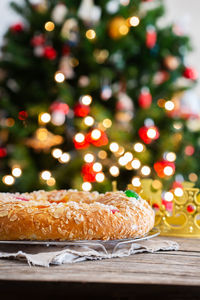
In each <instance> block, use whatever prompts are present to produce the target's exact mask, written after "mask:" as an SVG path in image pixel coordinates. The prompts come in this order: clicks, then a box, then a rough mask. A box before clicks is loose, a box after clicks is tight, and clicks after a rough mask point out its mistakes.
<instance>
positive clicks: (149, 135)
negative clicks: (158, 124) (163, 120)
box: [147, 128, 156, 139]
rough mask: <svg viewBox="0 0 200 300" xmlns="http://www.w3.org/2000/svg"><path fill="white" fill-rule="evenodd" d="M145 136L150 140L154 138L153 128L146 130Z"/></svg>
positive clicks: (154, 131)
mask: <svg viewBox="0 0 200 300" xmlns="http://www.w3.org/2000/svg"><path fill="white" fill-rule="evenodd" d="M147 136H148V137H149V138H150V139H154V138H155V137H156V130H155V129H154V128H149V129H148V130H147Z"/></svg>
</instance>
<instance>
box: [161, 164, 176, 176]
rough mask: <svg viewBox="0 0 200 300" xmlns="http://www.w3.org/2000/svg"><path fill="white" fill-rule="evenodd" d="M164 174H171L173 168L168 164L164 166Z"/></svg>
mask: <svg viewBox="0 0 200 300" xmlns="http://www.w3.org/2000/svg"><path fill="white" fill-rule="evenodd" d="M163 172H164V174H165V175H167V176H171V175H172V174H173V173H174V170H173V168H172V167H170V166H166V167H165V168H164V170H163Z"/></svg>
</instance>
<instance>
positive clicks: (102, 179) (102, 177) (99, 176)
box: [95, 173, 105, 182]
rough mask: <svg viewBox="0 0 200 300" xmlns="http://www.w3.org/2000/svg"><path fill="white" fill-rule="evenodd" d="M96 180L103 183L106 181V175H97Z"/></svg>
mask: <svg viewBox="0 0 200 300" xmlns="http://www.w3.org/2000/svg"><path fill="white" fill-rule="evenodd" d="M95 179H96V181H97V182H103V181H104V179H105V175H104V174H103V173H97V174H96V176H95Z"/></svg>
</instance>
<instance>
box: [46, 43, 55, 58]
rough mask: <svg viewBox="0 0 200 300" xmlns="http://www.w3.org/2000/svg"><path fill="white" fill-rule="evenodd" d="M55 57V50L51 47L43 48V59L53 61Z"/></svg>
mask: <svg viewBox="0 0 200 300" xmlns="http://www.w3.org/2000/svg"><path fill="white" fill-rule="evenodd" d="M56 56H57V52H56V50H55V49H54V48H53V47H51V46H45V47H44V57H45V58H47V59H49V60H54V59H55V58H56Z"/></svg>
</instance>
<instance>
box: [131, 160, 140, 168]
mask: <svg viewBox="0 0 200 300" xmlns="http://www.w3.org/2000/svg"><path fill="white" fill-rule="evenodd" d="M131 166H132V167H133V169H135V170H137V169H139V168H140V166H141V162H140V161H139V159H137V158H134V160H133V161H132V162H131Z"/></svg>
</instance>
